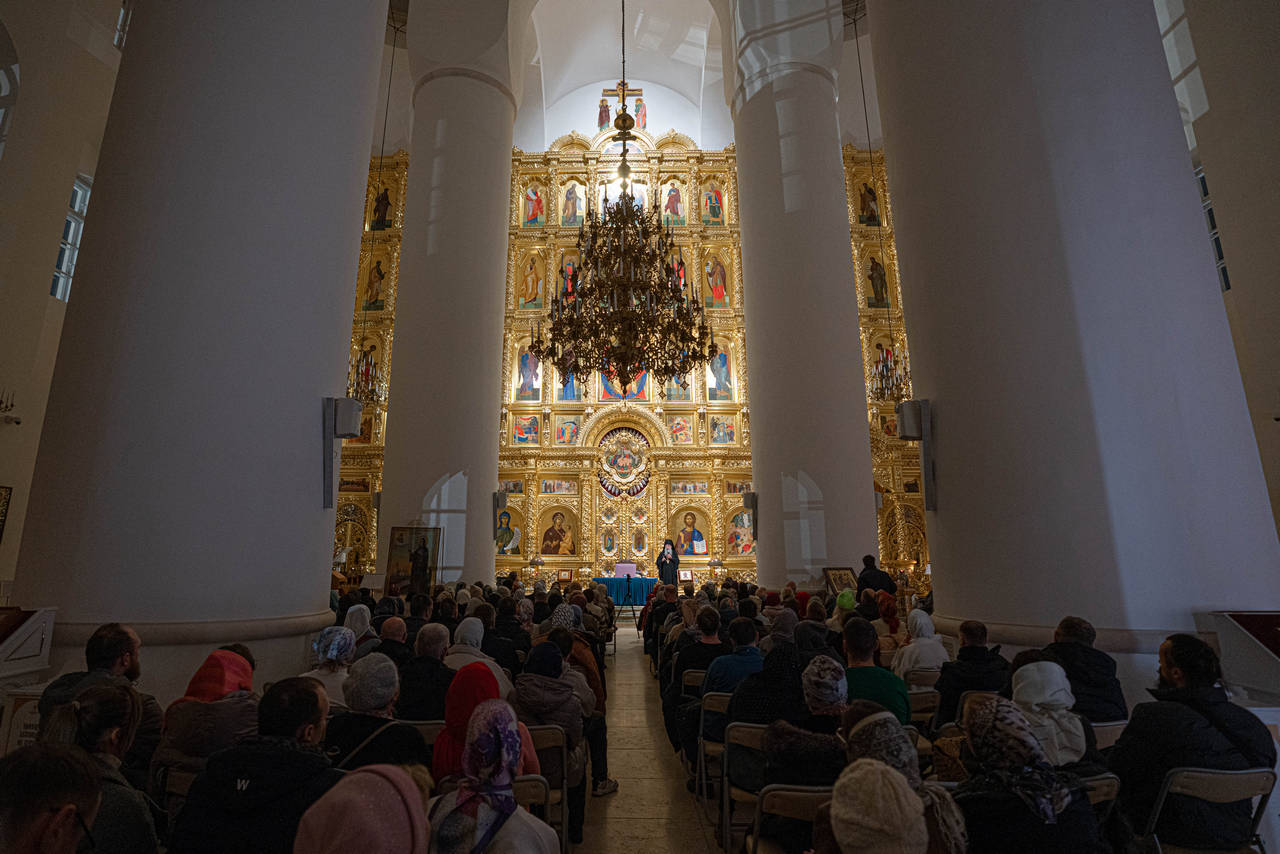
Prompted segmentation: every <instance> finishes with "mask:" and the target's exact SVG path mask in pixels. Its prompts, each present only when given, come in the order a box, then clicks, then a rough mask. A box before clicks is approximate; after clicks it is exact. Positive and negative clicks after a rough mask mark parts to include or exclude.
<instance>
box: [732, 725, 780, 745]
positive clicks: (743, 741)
mask: <svg viewBox="0 0 1280 854" xmlns="http://www.w3.org/2000/svg"><path fill="white" fill-rule="evenodd" d="M768 728H769V727H768V726H766V725H765V724H729V726H727V727H725V730H724V743H725V744H736V745H738V746H739V747H749V748H751V749H752V750H763V749H764V731H765V730H766V729H768Z"/></svg>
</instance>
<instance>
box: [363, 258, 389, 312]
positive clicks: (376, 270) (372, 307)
mask: <svg viewBox="0 0 1280 854" xmlns="http://www.w3.org/2000/svg"><path fill="white" fill-rule="evenodd" d="M386 277H387V274H386V271H384V270H383V269H382V262H381V261H374V262H373V267H372V268H370V270H369V280H368V281H367V282H366V283H365V294H366V296H365V301H364V305H363V306H361V309H360V310H361V311H382V309H383V307H384V306H385V305H386V295H385V294H383V293H382V280H383V279H385V278H386Z"/></svg>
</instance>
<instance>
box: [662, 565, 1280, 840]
mask: <svg viewBox="0 0 1280 854" xmlns="http://www.w3.org/2000/svg"><path fill="white" fill-rule="evenodd" d="M865 563H866V564H867V568H866V569H865V570H864V572H863V573H862V574H861V576H860V577H859V589H858V590H844V591H842V592H841V593H839V595H835V596H831V595H827V594H825V593H814V594H811V593H807V592H805V591H797V590H796V589H795V588H794V585H788V586H787V587H786V588H784V589H782V590H766V589H763V588H758V587H755V586H754V585H751V584H739V583H736V582H734V581H732V580H731V579H730V580H726V581H725V582H724V584H723V585H722V586H721V587H719V588H718V589H717V587H716V586H715V585H713V584H705V585H703V586H702V587H701V588H697V589H695V588H694V586H693V585H692V584H686V585H685V586H684V588H683V590H682V591H680V590H677V588H676V587H674V586H666V587H661V588H658V589H656V590H655V591H654V593H653V594H652V596H651V597H650V598H649V601H648V602H647V604H646V606H645V611H644V614H643V615H642V620H643V631H644V639H645V651H646V654H647V655H648V657H649V659H650V669H651V672H652V673H653V675H654V677H655V678H656V680H657V682H658V691H659V695H660V698H661V706H662V713H663V719H664V724H665V726H666V732H667V735H668V738H669V741H670V745H669V746H670V747H671V749H672V750H674V751H676V752H677V753H678V754H679V755H680V756H681V759H682V761H683V764H684V766H685V768H686V771H687V777H688V779H687V787H688V789H689V791H690V792H694V793H695V797H698V798H700V799H705V801H704V806H705V807H706V809H707V812H708V813H709V814H711V815H713V816H718V818H716V821H717V838H718V839H719V840H720V842H721V844H722V846H723V848H724V850H725V851H727V852H738V851H739V850H742V846H743V844H744V842H747V843H748V844H747V847H746V849H745V850H747V851H755V850H757V849H756V848H755V847H754V846H755V845H756V844H757V843H760V844H761V845H762V847H760V848H759V849H758V850H760V851H774V852H788V854H802V852H815V854H854V852H890V851H892V852H920V854H924V852H928V854H958V852H965V851H968V852H973V854H1003V852H1008V854H1024V852H1049V854H1052V852H1062V854H1090V852H1117V854H1120V852H1129V851H1145V850H1156V848H1155V847H1154V845H1155V841H1156V840H1158V843H1159V845H1162V846H1164V850H1171V849H1170V846H1178V847H1179V848H1178V850H1188V849H1189V850H1232V851H1234V850H1237V849H1242V848H1245V846H1248V845H1250V844H1252V843H1253V842H1254V839H1255V835H1256V833H1257V824H1258V819H1259V818H1260V815H1261V804H1259V806H1258V807H1257V808H1255V805H1254V804H1255V800H1254V798H1255V797H1256V798H1261V800H1262V803H1265V798H1266V795H1267V794H1269V792H1270V791H1271V788H1272V786H1273V785H1274V780H1275V776H1274V774H1273V772H1272V769H1273V767H1274V766H1275V763H1276V745H1275V742H1274V741H1273V739H1272V737H1271V734H1270V732H1269V731H1268V730H1267V728H1266V727H1265V726H1264V725H1263V723H1262V722H1261V721H1260V720H1259V719H1258V718H1257V717H1255V716H1254V715H1253V714H1252V713H1250V712H1249V711H1247V710H1246V709H1244V708H1242V707H1241V706H1239V705H1236V704H1235V703H1232V702H1231V701H1230V699H1229V697H1228V694H1227V693H1226V691H1225V690H1224V688H1223V687H1222V685H1221V679H1222V671H1221V668H1220V665H1219V662H1218V657H1217V655H1216V653H1215V652H1214V650H1213V649H1212V648H1211V647H1210V646H1209V645H1208V644H1206V643H1205V642H1204V641H1203V640H1201V639H1199V638H1197V637H1194V636H1191V635H1187V634H1175V635H1172V636H1170V637H1168V638H1167V639H1166V640H1165V641H1164V642H1163V643H1162V644H1161V646H1160V648H1159V650H1158V652H1159V661H1160V666H1159V675H1158V680H1159V682H1158V687H1155V688H1152V689H1150V694H1151V697H1152V701H1151V702H1144V703H1140V704H1138V705H1136V706H1135V707H1134V708H1133V710H1132V715H1130V711H1129V708H1128V706H1127V704H1126V701H1125V698H1124V694H1123V692H1122V690H1121V684H1120V681H1119V680H1118V678H1117V676H1116V662H1115V660H1114V659H1112V658H1111V657H1110V656H1109V655H1107V654H1106V653H1105V652H1103V651H1101V650H1099V649H1096V648H1094V642H1095V639H1096V638H1095V634H1096V633H1095V631H1094V629H1093V627H1092V626H1091V625H1090V624H1089V622H1088V621H1086V620H1084V619H1082V618H1079V617H1066V618H1064V619H1063V620H1062V621H1061V623H1060V624H1059V626H1058V627H1057V629H1056V631H1055V632H1054V636H1053V637H1052V639H1051V641H1052V642H1050V643H1048V644H1047V645H1046V646H1045V647H1044V648H1043V649H1027V650H1023V651H1021V652H1019V653H1018V654H1017V655H1015V656H1014V657H1013V658H1012V660H1009V659H1006V658H1005V657H1004V656H1003V655H1001V651H1000V647H998V646H994V647H993V646H991V645H990V644H988V639H987V628H986V626H985V625H983V624H982V623H980V622H976V621H967V622H964V623H962V624H961V625H960V626H959V647H958V649H956V651H955V655H954V658H953V657H952V655H951V653H950V651H949V650H948V648H947V646H946V645H945V644H944V643H943V641H942V639H941V638H940V637H938V635H937V633H936V631H935V629H934V625H933V620H932V618H931V612H932V597H931V596H928V597H924V598H923V599H921V598H919V597H911V600H910V602H909V603H906V602H904V603H902V604H904V605H909V608H910V610H909V612H908V613H907V616H906V619H905V620H903V619H901V618H900V617H899V616H898V613H899V611H898V608H899V599H898V595H897V593H898V591H897V589H896V585H895V584H894V582H893V580H892V579H891V578H889V577H888V576H887V575H885V574H884V573H883V572H881V571H880V570H879V569H877V568H876V567H875V565H874V559H870V558H868V559H867V560H866V561H865ZM829 614H830V615H831V616H830V617H828V615H829ZM873 618H874V619H873ZM1049 640H1050V638H1046V641H1049ZM1186 768H1194V769H1212V770H1214V771H1219V772H1241V773H1239V774H1238V775H1236V776H1233V777H1229V776H1221V777H1214V776H1213V775H1207V778H1206V775H1200V777H1199V779H1198V780H1197V782H1198V785H1199V786H1200V787H1201V788H1200V789H1199V790H1198V791H1196V793H1195V795H1192V794H1169V795H1167V796H1165V795H1164V794H1163V787H1164V786H1165V784H1166V780H1167V778H1169V777H1170V772H1173V771H1174V770H1175V769H1186ZM1250 772H1252V773H1250ZM1179 779H1182V778H1179ZM1215 786H1217V787H1218V788H1217V789H1215V788H1214V787H1215ZM1249 786H1253V787H1254V788H1253V789H1252V790H1251V789H1249V788H1248V787H1249ZM1179 791H1187V792H1190V791H1191V789H1189V788H1180V789H1179ZM1219 792H1223V793H1234V794H1230V795H1229V796H1227V797H1225V802H1216V801H1223V800H1224V798H1223V797H1221V796H1219ZM1251 796H1252V797H1251ZM744 837H746V839H745V840H744ZM1248 850H1254V849H1248Z"/></svg>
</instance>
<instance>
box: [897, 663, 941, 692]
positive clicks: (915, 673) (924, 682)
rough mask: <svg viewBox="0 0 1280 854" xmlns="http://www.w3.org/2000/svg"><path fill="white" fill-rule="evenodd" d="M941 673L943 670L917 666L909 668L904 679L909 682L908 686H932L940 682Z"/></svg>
mask: <svg viewBox="0 0 1280 854" xmlns="http://www.w3.org/2000/svg"><path fill="white" fill-rule="evenodd" d="M941 675H942V671H941V670H932V669H925V668H923V667H916V668H913V669H911V670H908V671H907V675H906V676H904V677H903V679H902V681H903V682H906V683H907V687H908V688H932V687H933V686H934V685H936V684H937V683H938V677H939V676H941Z"/></svg>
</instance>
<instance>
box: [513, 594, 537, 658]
mask: <svg viewBox="0 0 1280 854" xmlns="http://www.w3.org/2000/svg"><path fill="white" fill-rule="evenodd" d="M535 610H536V607H535V605H534V603H533V600H532V599H520V600H518V601H517V602H516V617H517V618H518V619H519V620H520V628H521V629H523V630H524V631H525V634H527V635H529V636H530V638H532V637H533V627H534V623H533V615H534V612H535ZM531 648H532V647H531Z"/></svg>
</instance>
